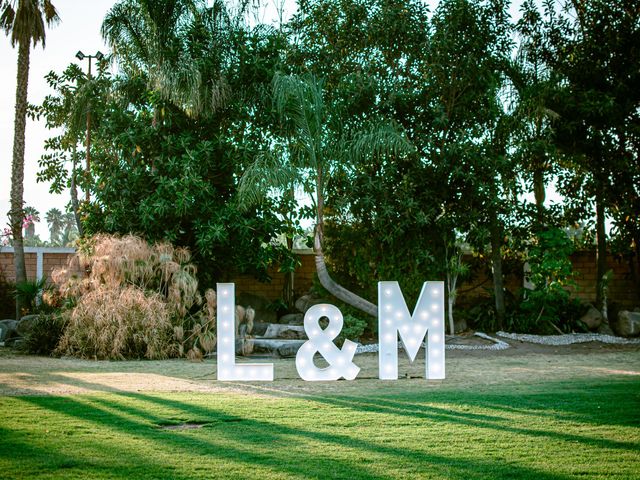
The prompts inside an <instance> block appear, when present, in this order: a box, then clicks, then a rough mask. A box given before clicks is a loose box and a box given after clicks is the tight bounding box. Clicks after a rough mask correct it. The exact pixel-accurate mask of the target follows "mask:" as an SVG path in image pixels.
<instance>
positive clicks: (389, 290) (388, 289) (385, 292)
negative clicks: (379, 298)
mask: <svg viewBox="0 0 640 480" xmlns="http://www.w3.org/2000/svg"><path fill="white" fill-rule="evenodd" d="M384 294H385V295H387V296H389V295H391V289H390V288H387V289H386V290H385V291H384Z"/></svg>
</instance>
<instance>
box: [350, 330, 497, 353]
mask: <svg viewBox="0 0 640 480" xmlns="http://www.w3.org/2000/svg"><path fill="white" fill-rule="evenodd" d="M474 335H475V336H476V337H480V338H484V339H485V340H490V341H492V342H493V344H492V345H457V344H445V349H447V350H505V349H507V348H509V344H508V343H507V342H504V341H502V340H500V339H498V338H493V337H490V336H489V335H487V334H486V333H482V332H476V333H475V334H474ZM378 348H379V346H378V344H377V343H372V344H370V345H358V348H356V355H357V354H359V353H375V352H377V351H378ZM398 348H402V342H398Z"/></svg>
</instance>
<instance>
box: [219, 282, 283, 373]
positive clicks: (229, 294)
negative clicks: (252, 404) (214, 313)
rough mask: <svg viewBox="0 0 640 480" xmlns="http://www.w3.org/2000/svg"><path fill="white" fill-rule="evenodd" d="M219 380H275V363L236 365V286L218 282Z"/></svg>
mask: <svg viewBox="0 0 640 480" xmlns="http://www.w3.org/2000/svg"><path fill="white" fill-rule="evenodd" d="M216 288H217V290H218V292H217V293H218V380H227V381H228V380H241V381H251V380H262V381H272V380H273V363H243V364H240V365H236V305H235V303H236V291H235V290H236V288H235V285H234V284H233V283H218V284H217V286H216Z"/></svg>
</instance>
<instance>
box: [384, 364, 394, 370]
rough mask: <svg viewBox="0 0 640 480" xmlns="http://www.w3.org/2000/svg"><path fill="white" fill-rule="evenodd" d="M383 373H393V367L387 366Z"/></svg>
mask: <svg viewBox="0 0 640 480" xmlns="http://www.w3.org/2000/svg"><path fill="white" fill-rule="evenodd" d="M384 371H385V372H393V365H387V366H386V367H384Z"/></svg>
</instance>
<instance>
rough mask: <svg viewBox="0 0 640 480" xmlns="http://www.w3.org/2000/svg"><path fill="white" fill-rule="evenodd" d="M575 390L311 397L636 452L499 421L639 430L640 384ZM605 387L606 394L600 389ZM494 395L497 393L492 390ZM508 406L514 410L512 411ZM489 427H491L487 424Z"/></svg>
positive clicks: (552, 387) (583, 385)
mask: <svg viewBox="0 0 640 480" xmlns="http://www.w3.org/2000/svg"><path fill="white" fill-rule="evenodd" d="M579 385H580V389H573V390H571V389H567V390H565V391H561V389H562V388H565V387H567V385H566V382H563V383H550V384H549V383H548V384H546V385H544V386H541V390H540V391H537V392H535V393H523V392H518V393H516V394H511V395H509V394H505V393H488V392H487V393H483V394H478V393H477V392H469V391H461V392H455V394H452V392H443V391H430V392H429V393H428V394H427V396H424V395H420V394H416V393H409V394H406V395H405V396H403V397H404V398H403V399H402V400H400V399H398V398H397V396H385V395H380V396H367V397H354V396H344V395H336V396H317V397H313V398H314V400H316V401H319V402H325V403H328V404H331V405H336V406H340V407H348V408H353V409H355V410H364V411H369V412H375V413H387V414H396V415H403V416H409V417H412V418H421V419H425V420H439V421H443V422H447V421H448V422H453V423H457V424H463V425H470V426H478V427H483V428H496V429H499V430H503V431H508V432H511V433H516V434H524V435H528V436H533V437H547V438H550V439H557V440H562V441H569V442H580V443H583V444H585V445H588V446H595V447H598V448H615V449H619V448H622V449H636V450H640V443H638V442H635V443H634V442H621V441H615V440H607V439H602V438H592V437H587V436H582V435H572V434H567V433H563V432H562V431H546V430H537V429H531V428H522V427H517V426H513V425H510V423H512V422H513V419H512V418H508V417H505V416H504V414H505V413H511V414H515V415H519V416H525V417H530V418H523V419H522V420H523V421H524V422H530V421H532V420H533V419H535V417H546V418H549V419H554V420H556V421H557V422H559V423H560V422H577V423H587V424H590V425H594V426H622V427H638V426H640V383H638V382H634V381H622V382H607V383H606V384H602V383H601V382H594V383H591V382H580V384H579ZM605 385H606V389H604V390H603V389H602V388H601V387H604V386H605ZM498 390H500V389H498ZM436 403H445V404H447V403H448V404H450V405H454V406H455V407H457V408H458V409H447V408H443V407H438V406H435V405H434V404H436ZM514 405H519V407H515V406H514ZM460 406H466V407H471V408H474V407H476V408H480V409H483V410H485V411H486V410H490V411H494V412H496V413H497V414H498V415H490V414H487V413H471V412H464V411H459V407H460ZM492 422H495V423H492Z"/></svg>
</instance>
